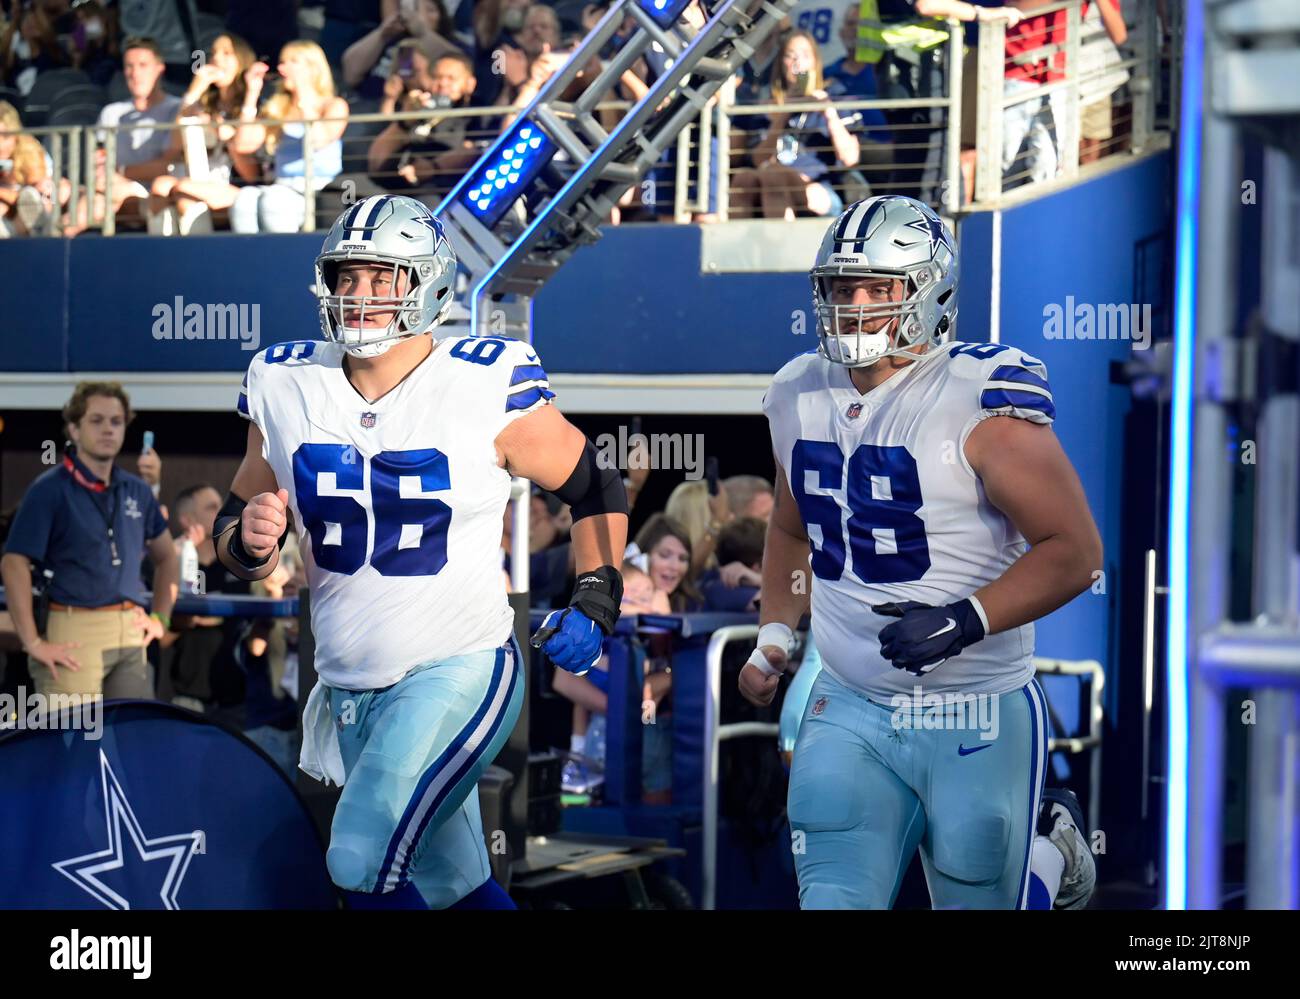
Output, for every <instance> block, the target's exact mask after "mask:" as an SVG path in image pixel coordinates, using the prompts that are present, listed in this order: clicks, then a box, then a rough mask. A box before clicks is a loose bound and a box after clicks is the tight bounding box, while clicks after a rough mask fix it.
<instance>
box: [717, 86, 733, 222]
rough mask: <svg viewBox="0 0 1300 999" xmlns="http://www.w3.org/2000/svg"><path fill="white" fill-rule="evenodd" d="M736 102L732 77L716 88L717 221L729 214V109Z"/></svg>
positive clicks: (724, 218)
mask: <svg viewBox="0 0 1300 999" xmlns="http://www.w3.org/2000/svg"><path fill="white" fill-rule="evenodd" d="M735 103H736V80H735V78H734V77H733V78H732V79H730V80H728V81H727V82H726V83H724V84H723V85H722V87H721V88H720V89H719V90H718V104H717V113H718V221H719V222H726V221H727V219H728V218H729V217H730V215H731V209H730V205H729V203H728V202H729V201H730V199H731V109H732V107H734V106H735Z"/></svg>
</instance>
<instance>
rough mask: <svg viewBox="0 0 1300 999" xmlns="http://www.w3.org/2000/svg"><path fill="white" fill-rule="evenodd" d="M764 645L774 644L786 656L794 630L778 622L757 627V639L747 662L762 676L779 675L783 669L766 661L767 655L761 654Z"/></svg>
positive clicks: (791, 643) (792, 643)
mask: <svg viewBox="0 0 1300 999" xmlns="http://www.w3.org/2000/svg"><path fill="white" fill-rule="evenodd" d="M765 645H775V646H776V647H777V648H778V649H781V650H783V651H784V652H785V654H786V655H787V656H788V655H789V654H790V649H791V647H792V646H793V645H794V632H793V631H791V630H790V628H789V627H788V626H787V625H784V624H780V623H779V622H772V623H770V624H765V625H763V627H761V628H759V629H758V641H757V642H756V645H755V648H754V651H753V653H752V654H751V655H750V657H749V664H750V665H751V666H753V667H754V668H755V669H756V670H758V671H759V672H760V673H762V674H763V675H764V676H779V675H780V674H781V673H782V672H783V671H782V670H779V669H777V668H776V667H775V666H773V665H772V664H771V663H770V662H768V661H767V656H765V655H763V646H765Z"/></svg>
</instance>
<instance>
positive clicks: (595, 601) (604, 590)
mask: <svg viewBox="0 0 1300 999" xmlns="http://www.w3.org/2000/svg"><path fill="white" fill-rule="evenodd" d="M622 599H623V577H622V576H621V575H620V574H619V571H618V570H617V569H615V568H614V567H613V566H611V565H602V566H601V567H600V568H599V569H595V570H593V571H591V572H584V573H580V574H579V576H578V582H577V585H575V586H574V588H573V598H572V599H571V600H570V601H569V606H568V607H566V608H565V609H564V610H559V611H551V613H549V614H547V615H546V619H545V620H544V621H543V622H542V626H541V627H540V628H538V629H537V633H536V634H535V635H533V637H532V641H531V642H530V644H531V645H532V647H533V648H535V649H541V650H542V651H543V652H545V653H546V655H547V656H548V657H550V660H551V662H553V663H555V665H556V666H558V667H560V669H563V670H568V671H569V672H570V673H575V674H577V675H578V676H582V674H583V673H586V672H587V670H589V669H591V667H592V666H594V665H595V664H596V660H597V659H599V658H600V645H601V642H602V641H603V640H604V638H605V636H606V635H610V634H613V632H614V625H615V624H616V623H617V622H618V608H619V603H620V602H621V601H622Z"/></svg>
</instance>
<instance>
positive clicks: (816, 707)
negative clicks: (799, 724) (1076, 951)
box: [812, 697, 826, 715]
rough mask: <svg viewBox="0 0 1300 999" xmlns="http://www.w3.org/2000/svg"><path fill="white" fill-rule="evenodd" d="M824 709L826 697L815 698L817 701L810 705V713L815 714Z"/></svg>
mask: <svg viewBox="0 0 1300 999" xmlns="http://www.w3.org/2000/svg"><path fill="white" fill-rule="evenodd" d="M825 710H826V698H824V697H819V698H817V702H816V703H815V704H814V705H813V706H812V713H813V714H815V715H819V714H821V713H822V712H823V711H825Z"/></svg>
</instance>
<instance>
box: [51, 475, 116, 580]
mask: <svg viewBox="0 0 1300 999" xmlns="http://www.w3.org/2000/svg"><path fill="white" fill-rule="evenodd" d="M63 467H64V468H66V469H67V470H68V471H69V472H71V473H72V477H73V478H74V479H75V480H76V481H77V483H78V484H79V485H81V486H83V487H84V488H85V489H87V490H88V491H89V492H90V493H91V499H90V505H91V506H93V507H94V508H95V510H96V511H97V512H98V513H99V515H100V516H101V517H102V518H104V527H105V529H106V530H107V531H108V550H109V554H110V555H111V556H112V559H113V567H114V568H117V567H118V566H120V565H121V564H122V559H121V557H120V556H119V555H118V554H117V539H116V538H115V537H114V534H113V522H114V521H115V520H116V519H117V504H116V503H113V504H112V505H111V506H108V509H107V510H105V509H104V507H102V506H100V505H99V500H98V499H96V498H95V495H96V494H98V493H107V492H111V490H110V489H109V487H108V485H107V484H106V483H102V482H98V481H91V480H90V479H87V478H86V477H85V475H83V474H82V472H81V469H79V468H78V467H77V466H76V464H75V463H74V462H73V460H72V457H71V455H66V454H65V455H64V456H63Z"/></svg>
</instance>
